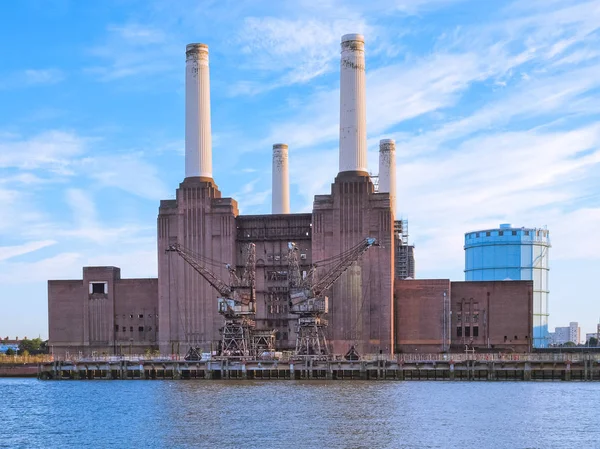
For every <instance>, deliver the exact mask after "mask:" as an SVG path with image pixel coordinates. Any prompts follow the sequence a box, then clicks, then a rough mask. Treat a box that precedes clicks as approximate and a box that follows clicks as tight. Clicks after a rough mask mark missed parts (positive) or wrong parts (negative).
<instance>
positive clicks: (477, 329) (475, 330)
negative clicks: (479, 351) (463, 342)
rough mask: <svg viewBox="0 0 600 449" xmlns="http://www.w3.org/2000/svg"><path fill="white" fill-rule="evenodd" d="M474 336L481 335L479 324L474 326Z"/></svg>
mask: <svg viewBox="0 0 600 449" xmlns="http://www.w3.org/2000/svg"><path fill="white" fill-rule="evenodd" d="M473 337H479V326H473Z"/></svg>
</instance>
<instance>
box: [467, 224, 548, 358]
mask: <svg viewBox="0 0 600 449" xmlns="http://www.w3.org/2000/svg"><path fill="white" fill-rule="evenodd" d="M549 249H550V233H549V231H548V230H547V229H538V228H513V227H512V226H511V225H510V224H501V225H500V227H499V228H495V229H485V230H482V231H474V232H468V233H466V234H465V281H504V280H511V281H526V280H527V281H533V346H534V347H536V348H543V347H547V346H548V342H549V335H548V294H549V289H548V271H549V265H548V251H549Z"/></svg>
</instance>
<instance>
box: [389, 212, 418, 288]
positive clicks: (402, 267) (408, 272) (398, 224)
mask: <svg viewBox="0 0 600 449" xmlns="http://www.w3.org/2000/svg"><path fill="white" fill-rule="evenodd" d="M394 277H395V278H396V279H414V278H415V246H414V245H409V244H408V220H396V221H395V222H394Z"/></svg>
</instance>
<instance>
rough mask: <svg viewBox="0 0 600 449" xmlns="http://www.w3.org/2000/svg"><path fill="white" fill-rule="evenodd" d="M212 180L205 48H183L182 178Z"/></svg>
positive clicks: (204, 46) (208, 85)
mask: <svg viewBox="0 0 600 449" xmlns="http://www.w3.org/2000/svg"><path fill="white" fill-rule="evenodd" d="M192 176H201V177H205V178H211V179H212V176H213V174H212V140H211V134H210V82H209V73H208V45H205V44H188V45H187V46H186V47H185V177H186V178H189V177H192Z"/></svg>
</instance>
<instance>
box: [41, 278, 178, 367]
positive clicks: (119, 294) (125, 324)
mask: <svg viewBox="0 0 600 449" xmlns="http://www.w3.org/2000/svg"><path fill="white" fill-rule="evenodd" d="M157 306H158V280H157V279H156V278H154V279H121V270H120V269H119V268H117V267H84V268H83V279H78V280H67V281H48V321H49V340H48V348H49V351H50V353H52V354H55V355H58V356H64V355H66V354H67V353H68V354H70V355H78V354H79V353H81V354H83V355H92V354H97V355H103V354H106V355H126V354H143V353H144V352H145V351H146V350H154V349H158V341H157V331H158V315H157ZM184 318H185V317H184V316H182V317H181V319H184Z"/></svg>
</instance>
